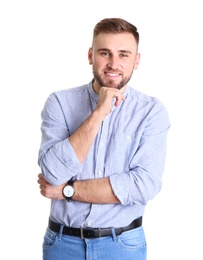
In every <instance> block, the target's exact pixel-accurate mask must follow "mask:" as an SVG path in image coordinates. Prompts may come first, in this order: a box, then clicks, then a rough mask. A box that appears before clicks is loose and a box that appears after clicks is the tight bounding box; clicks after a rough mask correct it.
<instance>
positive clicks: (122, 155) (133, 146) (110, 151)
mask: <svg viewBox="0 0 203 260" xmlns="http://www.w3.org/2000/svg"><path fill="white" fill-rule="evenodd" d="M139 139H140V137H139V134H128V133H114V134H112V135H111V136H110V138H109V142H108V145H107V153H106V160H105V170H106V175H108V176H109V175H112V174H114V173H122V172H124V171H128V170H129V169H130V162H131V160H132V158H133V156H134V155H135V153H136V150H137V149H138V144H139Z"/></svg>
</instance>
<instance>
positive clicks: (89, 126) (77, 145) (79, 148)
mask: <svg viewBox="0 0 203 260" xmlns="http://www.w3.org/2000/svg"><path fill="white" fill-rule="evenodd" d="M103 119H104V117H103V116H102V115H101V114H100V113H99V111H98V110H95V111H93V113H92V114H91V115H90V116H89V117H88V118H87V119H86V120H85V121H84V122H83V124H82V125H81V126H80V127H79V128H78V129H77V130H76V131H75V132H74V133H73V134H72V135H71V136H70V137H69V142H70V143H71V145H72V147H73V149H74V151H75V153H76V155H77V157H78V160H79V161H80V162H81V163H83V162H84V160H85V158H86V157H87V154H88V152H89V150H90V147H91V145H92V144H93V142H94V140H95V137H96V135H97V133H98V131H99V127H100V125H101V123H102V121H103Z"/></svg>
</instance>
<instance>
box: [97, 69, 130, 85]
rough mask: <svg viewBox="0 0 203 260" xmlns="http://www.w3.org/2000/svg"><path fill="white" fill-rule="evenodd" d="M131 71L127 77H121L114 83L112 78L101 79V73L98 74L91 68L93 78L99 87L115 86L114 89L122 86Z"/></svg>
mask: <svg viewBox="0 0 203 260" xmlns="http://www.w3.org/2000/svg"><path fill="white" fill-rule="evenodd" d="M132 73H133V72H132ZM132 73H131V75H130V76H129V77H125V78H123V79H122V80H121V81H120V82H119V83H115V82H114V81H113V80H108V81H103V80H102V78H101V75H99V74H98V73H97V72H96V71H94V70H93V75H94V79H95V80H96V81H97V83H98V84H99V85H100V87H104V86H105V87H109V88H116V89H121V88H122V87H124V86H125V85H126V84H127V83H128V82H129V80H130V79H131V77H132Z"/></svg>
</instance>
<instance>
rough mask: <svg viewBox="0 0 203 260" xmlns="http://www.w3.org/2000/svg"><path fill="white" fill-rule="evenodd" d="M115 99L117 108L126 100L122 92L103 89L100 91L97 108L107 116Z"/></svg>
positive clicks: (107, 88)
mask: <svg viewBox="0 0 203 260" xmlns="http://www.w3.org/2000/svg"><path fill="white" fill-rule="evenodd" d="M113 98H115V106H116V107H118V106H119V105H120V104H121V102H122V101H124V100H125V97H124V95H123V94H122V92H121V90H119V89H115V88H109V87H102V88H101V89H100V91H99V100H98V105H97V108H98V109H101V110H102V112H103V114H104V115H105V116H107V115H108V114H109V113H110V112H111V109H112V99H113Z"/></svg>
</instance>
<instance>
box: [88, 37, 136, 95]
mask: <svg viewBox="0 0 203 260" xmlns="http://www.w3.org/2000/svg"><path fill="white" fill-rule="evenodd" d="M137 48H138V46H137V43H136V41H135V38H134V37H133V35H132V34H130V33H119V34H112V33H100V34H99V35H97V37H96V38H95V39H94V41H93V47H92V48H90V49H89V53H88V59H89V63H90V64H92V69H93V75H94V80H95V81H94V86H93V87H94V90H95V91H96V92H97V93H99V89H100V88H101V87H102V86H106V87H110V88H117V89H121V88H123V87H125V85H126V84H127V82H128V81H129V80H130V78H131V76H132V73H133V70H134V69H137V67H138V65H139V60H140V54H139V53H137Z"/></svg>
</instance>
